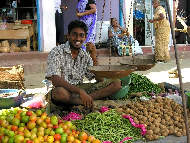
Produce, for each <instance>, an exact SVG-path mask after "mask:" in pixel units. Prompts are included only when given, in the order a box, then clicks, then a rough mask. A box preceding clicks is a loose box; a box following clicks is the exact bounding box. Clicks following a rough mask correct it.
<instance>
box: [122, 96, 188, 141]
mask: <svg viewBox="0 0 190 143" xmlns="http://www.w3.org/2000/svg"><path fill="white" fill-rule="evenodd" d="M120 109H121V108H120ZM120 111H122V112H124V113H125V114H127V115H131V116H132V117H133V119H134V122H135V123H137V124H144V125H145V126H146V129H147V134H146V135H145V137H146V139H148V140H156V139H158V138H159V137H160V136H168V135H176V136H185V135H186V130H185V123H184V117H183V108H182V106H181V105H179V104H177V103H176V102H175V101H173V100H171V99H168V98H163V97H157V98H156V99H152V100H149V101H138V102H131V103H129V104H127V105H126V106H124V107H122V110H120Z"/></svg>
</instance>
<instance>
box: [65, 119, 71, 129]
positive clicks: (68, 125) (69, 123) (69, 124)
mask: <svg viewBox="0 0 190 143" xmlns="http://www.w3.org/2000/svg"><path fill="white" fill-rule="evenodd" d="M65 125H67V127H68V128H71V127H72V126H73V124H72V123H71V121H66V122H65Z"/></svg>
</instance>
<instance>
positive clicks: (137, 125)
mask: <svg viewBox="0 0 190 143" xmlns="http://www.w3.org/2000/svg"><path fill="white" fill-rule="evenodd" d="M108 110H109V108H108V107H105V106H102V107H101V109H100V112H101V113H104V112H106V111H108ZM122 117H123V118H125V119H129V121H130V122H131V125H132V126H133V127H135V128H140V129H141V135H143V136H144V135H145V134H146V128H145V126H144V125H143V124H135V122H134V120H133V118H132V117H131V116H129V115H123V116H122ZM130 139H132V137H125V138H124V139H123V140H122V141H120V142H119V143H123V142H124V141H127V140H130ZM102 143H112V142H111V141H103V142H102Z"/></svg>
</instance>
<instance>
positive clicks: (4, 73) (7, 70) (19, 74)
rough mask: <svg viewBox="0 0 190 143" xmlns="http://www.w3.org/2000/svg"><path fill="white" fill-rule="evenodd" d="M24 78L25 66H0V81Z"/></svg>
mask: <svg viewBox="0 0 190 143" xmlns="http://www.w3.org/2000/svg"><path fill="white" fill-rule="evenodd" d="M20 80H24V68H23V66H22V65H17V66H13V67H0V81H20Z"/></svg>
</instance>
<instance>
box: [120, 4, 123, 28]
mask: <svg viewBox="0 0 190 143" xmlns="http://www.w3.org/2000/svg"><path fill="white" fill-rule="evenodd" d="M122 9H123V0H119V25H120V26H121V27H123V15H122V12H123V11H122Z"/></svg>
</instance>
